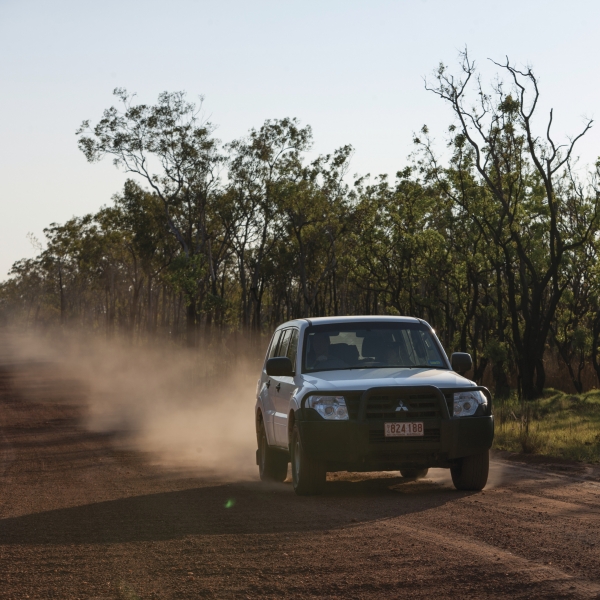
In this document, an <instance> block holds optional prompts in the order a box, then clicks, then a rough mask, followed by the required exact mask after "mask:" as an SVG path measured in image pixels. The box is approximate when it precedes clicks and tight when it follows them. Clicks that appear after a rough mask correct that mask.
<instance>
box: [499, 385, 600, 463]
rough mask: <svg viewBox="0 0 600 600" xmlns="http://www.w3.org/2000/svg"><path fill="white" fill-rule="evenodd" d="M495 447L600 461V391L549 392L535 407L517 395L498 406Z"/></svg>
mask: <svg viewBox="0 0 600 600" xmlns="http://www.w3.org/2000/svg"><path fill="white" fill-rule="evenodd" d="M495 412H496V435H495V440H494V447H495V448H498V449H499V450H508V451H511V452H525V453H529V454H543V455H546V456H555V457H560V458H566V459H571V460H578V461H584V462H588V463H598V462H600V391H598V390H593V391H591V392H588V393H586V394H581V395H570V394H565V393H563V392H558V391H556V390H547V391H546V394H545V396H544V397H543V398H540V399H538V400H536V401H535V403H533V404H523V403H522V402H519V401H518V400H517V398H516V396H513V397H511V398H510V399H508V400H506V401H504V402H503V403H501V404H496V410H495Z"/></svg>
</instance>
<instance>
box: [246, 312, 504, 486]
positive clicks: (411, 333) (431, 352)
mask: <svg viewBox="0 0 600 600" xmlns="http://www.w3.org/2000/svg"><path fill="white" fill-rule="evenodd" d="M471 367H472V361H471V357H470V356H469V355H468V354H465V353H455V354H453V355H452V360H451V361H449V360H448V357H447V356H446V353H445V352H444V349H443V348H442V345H441V344H440V342H439V340H438V339H437V337H436V335H435V332H434V331H433V329H432V328H431V327H430V325H429V324H428V323H426V322H425V321H423V320H421V319H415V318H412V317H331V318H316V319H298V320H295V321H289V322H287V323H284V324H283V325H280V326H279V327H278V328H277V329H276V330H275V333H274V334H273V338H272V339H271V343H270V345H269V350H268V352H267V356H266V358H265V362H264V365H263V370H262V374H261V377H260V379H259V380H258V386H257V394H256V412H255V418H256V435H257V440H258V450H257V451H256V462H257V464H258V467H259V472H260V478H261V479H262V480H270V481H283V480H284V479H285V478H286V476H287V465H288V462H290V460H291V463H292V480H293V486H294V490H295V491H296V493H297V494H316V493H319V492H321V491H322V489H323V486H324V484H325V479H326V474H327V471H384V470H390V471H391V470H399V471H400V472H401V474H402V476H403V477H407V478H418V477H423V476H424V475H425V474H426V473H427V470H428V469H429V468H430V467H445V468H449V469H450V470H451V474H452V481H453V482H454V485H455V487H456V488H457V489H461V490H481V489H483V487H484V486H485V484H486V482H487V477H488V469H489V449H490V447H491V445H492V440H493V437H494V417H493V416H492V398H491V395H490V393H489V391H488V390H487V389H486V388H484V387H478V386H476V385H475V384H474V383H473V382H472V381H470V380H468V379H466V378H465V377H463V376H462V375H461V373H466V372H467V371H468V370H469V369H470V368H471Z"/></svg>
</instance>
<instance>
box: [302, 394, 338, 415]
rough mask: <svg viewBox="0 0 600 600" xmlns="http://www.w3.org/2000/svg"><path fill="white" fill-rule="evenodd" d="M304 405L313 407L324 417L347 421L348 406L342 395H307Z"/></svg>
mask: <svg viewBox="0 0 600 600" xmlns="http://www.w3.org/2000/svg"><path fill="white" fill-rule="evenodd" d="M306 406H308V407H310V408H314V409H315V410H316V411H317V412H318V413H319V414H320V415H321V416H322V417H323V418H324V419H329V420H330V421H347V420H348V408H347V407H346V400H344V397H343V396H309V397H308V398H307V399H306Z"/></svg>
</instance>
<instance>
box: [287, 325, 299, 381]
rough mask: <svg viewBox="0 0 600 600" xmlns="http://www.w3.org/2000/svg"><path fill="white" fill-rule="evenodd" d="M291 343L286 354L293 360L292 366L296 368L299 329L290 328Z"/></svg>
mask: <svg viewBox="0 0 600 600" xmlns="http://www.w3.org/2000/svg"><path fill="white" fill-rule="evenodd" d="M290 331H291V332H292V333H291V336H290V344H289V346H288V349H287V354H286V356H287V357H288V358H289V359H290V360H291V361H292V367H293V368H294V371H295V370H296V354H297V353H298V330H297V329H290Z"/></svg>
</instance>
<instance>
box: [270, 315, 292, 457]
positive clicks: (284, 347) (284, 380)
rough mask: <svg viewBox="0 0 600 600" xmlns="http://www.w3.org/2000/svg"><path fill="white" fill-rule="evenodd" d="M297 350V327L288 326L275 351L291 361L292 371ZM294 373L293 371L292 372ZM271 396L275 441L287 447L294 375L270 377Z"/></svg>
mask: <svg viewBox="0 0 600 600" xmlns="http://www.w3.org/2000/svg"><path fill="white" fill-rule="evenodd" d="M297 352H298V329H297V328H296V327H289V328H288V329H286V330H285V331H284V334H283V335H282V337H281V342H280V344H279V348H278V351H277V354H278V356H287V357H288V358H289V359H290V361H291V362H292V366H293V368H294V371H295V369H296V354H297ZM294 374H295V373H294ZM271 379H272V381H271V387H270V390H272V391H271V394H272V396H271V398H272V400H273V404H274V405H275V414H274V415H273V423H274V425H275V443H276V444H277V445H278V446H281V447H283V448H287V447H288V412H289V409H290V398H291V397H292V395H293V393H294V390H295V389H296V385H295V382H294V376H292V377H289V376H285V377H272V378H271Z"/></svg>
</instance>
